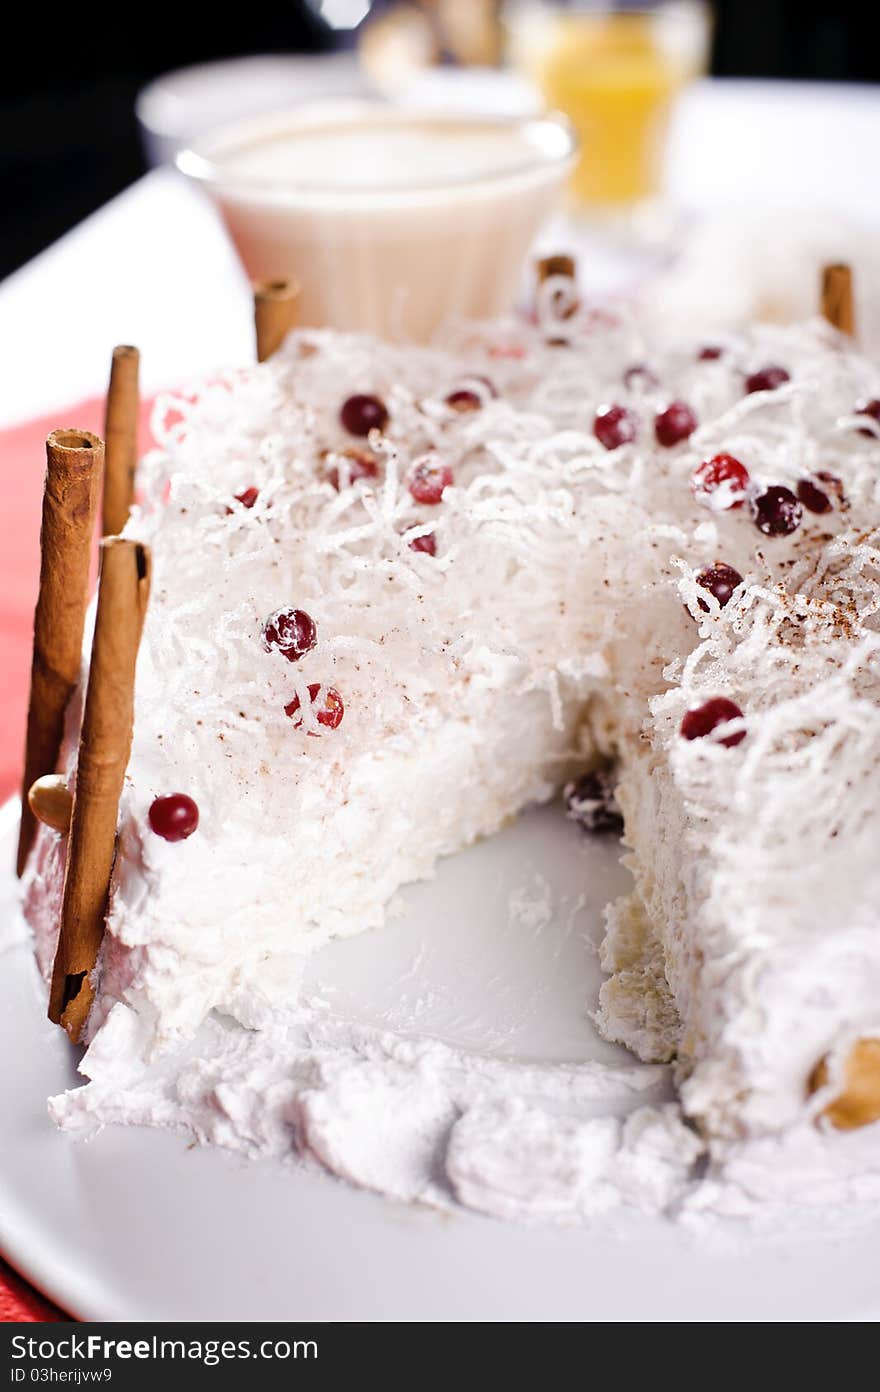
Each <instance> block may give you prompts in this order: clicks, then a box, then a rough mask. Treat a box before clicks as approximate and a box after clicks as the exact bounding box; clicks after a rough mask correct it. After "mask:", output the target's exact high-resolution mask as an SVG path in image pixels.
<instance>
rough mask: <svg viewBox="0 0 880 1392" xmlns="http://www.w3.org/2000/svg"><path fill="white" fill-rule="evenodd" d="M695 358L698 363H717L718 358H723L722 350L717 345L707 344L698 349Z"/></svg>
mask: <svg viewBox="0 0 880 1392" xmlns="http://www.w3.org/2000/svg"><path fill="white" fill-rule="evenodd" d="M697 357H698V359H699V361H700V362H717V360H718V359H719V358H723V357H724V349H723V348H720V347H719V346H718V344H717V343H707V344H706V345H705V346H704V347H703V348H701V349H700V351H699V353H698V354H697Z"/></svg>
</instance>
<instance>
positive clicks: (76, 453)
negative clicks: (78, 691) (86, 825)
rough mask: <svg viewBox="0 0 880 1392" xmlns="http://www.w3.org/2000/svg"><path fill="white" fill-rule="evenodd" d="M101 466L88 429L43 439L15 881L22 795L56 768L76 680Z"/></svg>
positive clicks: (25, 834) (21, 859)
mask: <svg viewBox="0 0 880 1392" xmlns="http://www.w3.org/2000/svg"><path fill="white" fill-rule="evenodd" d="M103 464H104V444H103V441H101V440H99V439H98V437H97V435H91V434H89V432H88V431H87V430H53V432H52V434H51V435H50V436H49V438H48V439H47V441H46V483H45V488H44V491H43V521H42V526H41V528H40V552H41V558H40V588H39V592H38V596H37V607H36V612H35V614H34V652H33V662H32V667H31V694H30V704H29V707H28V718H27V740H26V744H25V757H24V779H23V781H22V795H21V827H20V830H19V837H18V857H17V869H18V874H19V875H20V874H21V873H22V871H23V870H24V867H25V862H26V861H27V857H28V852H29V851H30V848H31V846H32V844H33V840H34V835H35V833H36V821H35V819H34V815H33V812H32V811H31V809H30V807H29V806H28V792H29V791H30V787H31V784H32V783H35V782H36V780H37V779H38V778H41V777H42V776H43V774H46V773H54V772H55V771H56V769H57V766H58V754H59V751H60V749H61V740H62V737H63V734H64V712H65V710H66V709H67V703H68V701H69V700H70V697H71V695H72V694H73V691H74V689H75V688H76V686H77V683H78V682H79V676H80V666H81V663H82V640H83V626H84V623H85V616H86V606H87V604H88V591H89V561H90V558H91V545H92V533H93V531H94V529H95V513H96V511H97V506H98V492H99V489H100V486H101V473H102V469H103Z"/></svg>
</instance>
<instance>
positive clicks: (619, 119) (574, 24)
mask: <svg viewBox="0 0 880 1392" xmlns="http://www.w3.org/2000/svg"><path fill="white" fill-rule="evenodd" d="M669 8H670V10H671V9H673V8H677V7H673V6H670V7H669ZM670 17H671V16H670V14H669V12H668V11H667V13H666V14H665V15H664V7H662V6H661V7H658V9H656V10H654V11H650V10H645V11H641V12H640V11H629V12H627V11H617V12H612V11H604V12H603V11H602V10H601V9H598V10H597V9H596V8H593V9H592V10H580V11H578V10H577V8H576V7H575V9H574V10H573V11H568V12H566V11H562V10H559V9H557V10H554V9H553V8H552V7H542V8H541V9H540V10H535V11H533V12H532V14H531V15H530V16H529V18H528V22H527V23H525V24H524V25H523V26H522V28H520V29H519V31H518V32H515V33H514V36H513V37H514V56H515V58H516V59H517V60H518V62H519V64H520V66H521V67H523V68H524V70H525V71H526V72H527V73H528V74H529V76H531V77H532V79H533V80H534V81H535V82H536V83H537V84H538V86H539V87H540V89H541V91H542V93H543V96H544V99H545V100H546V102H547V104H548V106H551V107H555V108H558V109H559V110H561V111H564V112H565V114H566V115H567V116H568V117H569V119H570V120H571V122H572V123H573V125H574V126H575V128H576V130H577V133H578V135H579V137H580V141H581V157H580V161H579V163H578V165H577V168H576V169H575V172H574V174H573V176H572V192H573V196H574V199H575V201H576V202H578V203H582V204H591V205H594V206H595V205H599V206H603V205H604V206H607V207H609V208H614V207H620V206H622V205H626V204H633V203H637V202H640V201H641V200H643V199H646V198H650V197H652V196H654V195H655V194H657V193H659V192H660V189H661V185H662V179H663V164H664V153H665V145H666V136H667V133H668V129H669V120H670V116H671V114H672V108H673V102H674V99H675V97H676V96H677V94H678V92H679V91H680V89H681V87H682V86H683V85H684V83H685V82H686V81H687V80H688V79H689V78H691V77H692V76H694V75H695V71H696V70H697V69H698V67H699V60H697V62H696V63H695V62H694V57H693V53H692V51H691V52H689V51H688V50H689V49H690V50H692V48H693V45H692V44H688V43H685V44H680V43H676V42H674V40H675V38H676V28H677V26H675V27H673V26H670V25H669V23H668V20H669V19H670ZM683 17H684V16H683V14H679V15H678V16H677V18H678V19H679V20H680V19H682V18H683ZM690 17H691V19H693V18H694V15H693V13H692V14H691V16H690ZM691 33H693V31H691ZM670 39H673V42H670Z"/></svg>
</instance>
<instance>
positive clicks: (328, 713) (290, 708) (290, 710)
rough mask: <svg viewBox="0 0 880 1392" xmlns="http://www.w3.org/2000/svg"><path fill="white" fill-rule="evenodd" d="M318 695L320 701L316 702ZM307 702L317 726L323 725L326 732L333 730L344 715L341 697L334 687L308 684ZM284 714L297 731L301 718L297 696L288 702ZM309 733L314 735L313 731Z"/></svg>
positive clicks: (316, 683) (315, 683) (318, 683)
mask: <svg viewBox="0 0 880 1392" xmlns="http://www.w3.org/2000/svg"><path fill="white" fill-rule="evenodd" d="M319 693H320V698H321V699H320V701H319V700H318V695H319ZM309 700H310V702H311V704H312V710H313V711H314V714H315V719H316V720H317V722H318V724H319V725H324V726H325V727H326V728H327V729H328V730H335V729H336V727H337V725H339V724H340V722H341V720H342V717H343V715H344V714H345V707H344V705H343V704H342V697H341V696H340V694H339V692H338V691H337V690H336V688H335V686H322V685H321V684H320V682H309ZM284 714H285V715H289V716H290V718H291V720H293V723H294V725H295V726H296V728H297V729H299V728H300V727H301V725H302V716H301V715H300V714H299V697H298V696H294V698H293V700H292V701H288V703H287V705H286V706H285V707H284ZM310 733H311V734H314V731H310Z"/></svg>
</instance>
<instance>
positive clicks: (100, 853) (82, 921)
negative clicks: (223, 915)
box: [49, 537, 150, 1042]
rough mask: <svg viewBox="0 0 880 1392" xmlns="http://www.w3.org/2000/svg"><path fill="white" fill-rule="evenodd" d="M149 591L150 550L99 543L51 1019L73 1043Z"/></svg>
mask: <svg viewBox="0 0 880 1392" xmlns="http://www.w3.org/2000/svg"><path fill="white" fill-rule="evenodd" d="M149 593H150V552H149V548H148V547H146V546H143V545H142V544H141V543H140V542H137V541H129V540H127V539H123V538H121V537H110V538H108V539H107V540H105V541H102V542H101V577H100V583H99V586H98V609H97V615H96V618H95V636H94V641H93V643H92V657H91V665H90V667H89V682H88V688H87V690H86V703H85V711H84V713H83V723H82V730H81V732H80V741H79V758H78V762H77V771H76V785H75V787H74V794H73V811H72V815H71V821H70V838H69V841H68V846H67V866H66V869H65V875H64V891H63V896H62V903H61V931H60V934H59V938H58V949H57V951H56V954H55V966H54V971H53V974H52V988H51V992H50V997H49V1019H50V1020H54V1021H55V1023H56V1024H60V1025H62V1026H63V1027H64V1029H66V1030H67V1033H68V1034H69V1035H70V1038H71V1039H72V1040H73V1041H74V1042H77V1041H78V1040H79V1037H80V1034H81V1032H82V1029H83V1026H84V1024H85V1022H86V1018H87V1016H88V1013H89V1010H90V1008H91V1004H92V1000H93V997H94V986H93V983H92V980H91V973H92V972H93V970H94V968H95V964H96V962H97V960H98V952H99V950H100V947H101V940H102V938H103V935H104V916H105V913H106V910H107V894H108V891H109V888H110V873H111V871H112V869H113V857H114V853H115V848H116V823H117V818H118V815H119V798H120V796H121V793H122V785H123V780H124V778H125V769H126V766H127V764H128V759H129V754H130V753H131V736H132V725H133V721H134V676H135V664H136V662H137V652H138V645H139V643H140V637H141V630H142V628H143V622H144V614H145V612H146V607H147V600H148V598H149Z"/></svg>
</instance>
